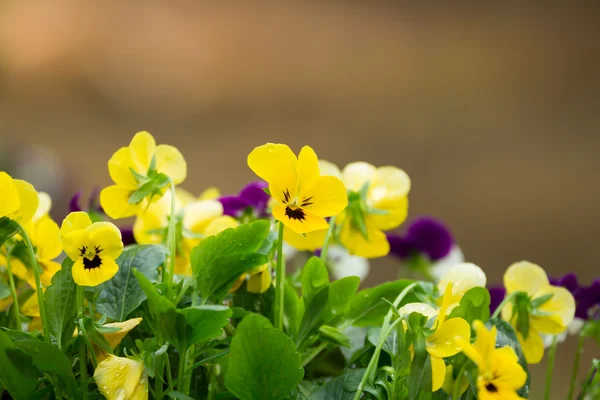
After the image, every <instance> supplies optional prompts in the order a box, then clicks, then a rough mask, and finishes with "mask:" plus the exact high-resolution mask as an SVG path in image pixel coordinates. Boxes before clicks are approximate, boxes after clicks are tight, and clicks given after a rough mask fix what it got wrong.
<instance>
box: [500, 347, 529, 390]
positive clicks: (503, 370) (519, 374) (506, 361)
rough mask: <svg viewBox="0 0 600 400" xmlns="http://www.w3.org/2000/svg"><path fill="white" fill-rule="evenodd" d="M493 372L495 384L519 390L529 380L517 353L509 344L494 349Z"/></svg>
mask: <svg viewBox="0 0 600 400" xmlns="http://www.w3.org/2000/svg"><path fill="white" fill-rule="evenodd" d="M491 372H492V376H494V380H493V383H494V384H495V386H503V387H507V388H510V389H513V390H518V389H520V388H521V387H523V385H525V382H526V381H527V374H526V373H525V371H524V370H523V367H521V365H520V364H519V358H518V357H517V354H516V353H515V351H514V350H513V349H512V348H511V347H509V346H504V347H502V348H500V349H496V350H494V353H493V355H492V363H491Z"/></svg>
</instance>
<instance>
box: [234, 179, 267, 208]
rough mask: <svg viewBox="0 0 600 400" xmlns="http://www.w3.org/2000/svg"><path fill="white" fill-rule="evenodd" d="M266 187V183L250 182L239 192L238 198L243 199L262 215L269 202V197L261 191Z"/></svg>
mask: <svg viewBox="0 0 600 400" xmlns="http://www.w3.org/2000/svg"><path fill="white" fill-rule="evenodd" d="M267 187H268V185H267V183H266V182H263V181H256V182H250V183H249V184H247V185H246V186H245V187H244V188H243V189H242V191H241V192H240V198H242V199H244V200H245V201H246V202H247V203H248V204H250V205H251V206H252V207H254V209H255V210H256V211H257V212H258V213H259V214H261V215H262V214H263V213H264V212H265V209H266V208H267V203H268V202H269V195H268V194H266V193H265V191H264V190H263V189H265V188H267Z"/></svg>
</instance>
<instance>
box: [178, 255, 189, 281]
mask: <svg viewBox="0 0 600 400" xmlns="http://www.w3.org/2000/svg"><path fill="white" fill-rule="evenodd" d="M175 275H183V276H192V264H191V263H190V259H189V258H188V256H187V254H183V255H182V254H177V255H176V257H175Z"/></svg>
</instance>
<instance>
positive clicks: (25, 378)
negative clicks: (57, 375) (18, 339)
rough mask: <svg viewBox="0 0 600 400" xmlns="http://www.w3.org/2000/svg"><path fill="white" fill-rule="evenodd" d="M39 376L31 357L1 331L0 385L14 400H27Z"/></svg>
mask: <svg viewBox="0 0 600 400" xmlns="http://www.w3.org/2000/svg"><path fill="white" fill-rule="evenodd" d="M39 376H40V372H39V371H38V369H37V368H36V367H35V366H34V365H33V362H32V360H31V357H29V356H28V355H27V354H25V353H24V352H23V351H22V350H19V349H18V348H17V347H15V344H14V343H13V342H12V341H11V340H10V338H9V337H8V335H7V334H6V333H5V332H4V331H3V330H1V329H0V384H2V386H4V387H5V388H6V390H7V391H8V393H10V395H11V396H12V397H13V398H14V399H25V398H27V397H28V395H29V394H30V393H32V392H33V391H34V390H35V388H36V386H37V385H38V378H39Z"/></svg>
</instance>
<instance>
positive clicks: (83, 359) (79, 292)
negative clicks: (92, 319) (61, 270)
mask: <svg viewBox="0 0 600 400" xmlns="http://www.w3.org/2000/svg"><path fill="white" fill-rule="evenodd" d="M75 293H76V297H77V319H78V321H79V325H80V328H79V329H80V332H79V334H80V338H79V379H80V381H81V382H80V384H81V394H82V396H83V399H84V400H85V399H87V393H88V385H87V356H86V352H85V348H86V340H85V338H84V333H83V332H84V331H83V330H81V326H83V323H82V321H83V298H84V294H83V287H82V286H79V285H77V289H76V292H75Z"/></svg>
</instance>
